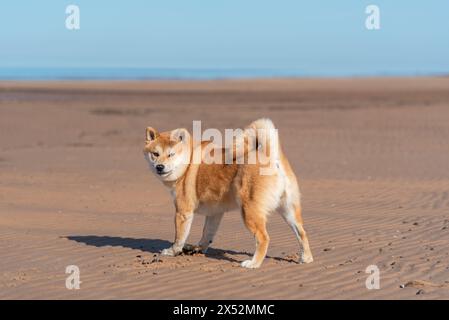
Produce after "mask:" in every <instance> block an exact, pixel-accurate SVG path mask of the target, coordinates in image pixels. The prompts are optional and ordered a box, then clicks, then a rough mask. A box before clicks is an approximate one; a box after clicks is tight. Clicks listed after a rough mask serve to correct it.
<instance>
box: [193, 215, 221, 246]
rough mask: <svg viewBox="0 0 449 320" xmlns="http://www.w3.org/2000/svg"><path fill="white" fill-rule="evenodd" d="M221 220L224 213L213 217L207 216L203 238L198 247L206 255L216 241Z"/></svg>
mask: <svg viewBox="0 0 449 320" xmlns="http://www.w3.org/2000/svg"><path fill="white" fill-rule="evenodd" d="M221 218H223V212H221V213H217V214H214V215H211V216H206V219H205V222H204V228H203V236H202V237H201V240H200V242H199V243H198V246H199V248H200V250H201V251H202V252H204V253H205V252H206V251H207V248H208V247H209V245H210V244H211V243H212V241H213V240H214V236H215V234H216V233H217V230H218V226H219V225H220V221H221Z"/></svg>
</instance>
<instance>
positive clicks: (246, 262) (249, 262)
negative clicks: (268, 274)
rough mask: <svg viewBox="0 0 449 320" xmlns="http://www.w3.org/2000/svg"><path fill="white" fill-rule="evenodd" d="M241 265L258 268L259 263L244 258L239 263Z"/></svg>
mask: <svg viewBox="0 0 449 320" xmlns="http://www.w3.org/2000/svg"><path fill="white" fill-rule="evenodd" d="M241 266H242V267H243V268H248V269H255V268H259V267H260V264H257V263H255V262H254V261H253V260H245V261H243V262H242V263H241Z"/></svg>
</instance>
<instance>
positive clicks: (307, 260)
mask: <svg viewBox="0 0 449 320" xmlns="http://www.w3.org/2000/svg"><path fill="white" fill-rule="evenodd" d="M311 262H313V257H312V255H311V254H310V255H307V256H306V255H304V254H301V258H300V259H299V263H311Z"/></svg>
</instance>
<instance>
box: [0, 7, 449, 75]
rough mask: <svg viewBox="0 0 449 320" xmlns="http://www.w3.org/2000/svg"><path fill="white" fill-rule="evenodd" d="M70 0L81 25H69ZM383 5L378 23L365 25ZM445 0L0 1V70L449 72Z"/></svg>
mask: <svg viewBox="0 0 449 320" xmlns="http://www.w3.org/2000/svg"><path fill="white" fill-rule="evenodd" d="M69 4H76V5H78V6H79V7H80V11H81V29H80V30H78V31H69V30H67V29H66V28H65V18H66V14H65V8H66V6H67V5H69ZM369 4H376V5H378V6H379V8H380V10H381V11H380V14H381V29H380V30H376V31H369V30H367V29H366V28H365V19H366V16H367V15H366V14H365V8H366V6H367V5H369ZM448 16H449V1H447V0H430V1H413V0H409V1H405V0H394V1H392V0H382V1H377V0H373V1H363V0H359V1H356V0H342V1H334V0H327V1H324V0H321V1H320V0H317V1H312V0H309V1H299V0H282V1H274V0H271V1H268V0H216V1H206V0H167V1H161V0H158V1H153V0H128V1H110V0H109V1H106V0H72V1H62V0H41V1H31V0H28V1H25V0H14V1H2V4H1V5H0V68H5V67H44V68H46V67H137V68H143V67H153V68H280V69H297V70H302V71H304V72H305V73H308V74H326V73H329V74H339V73H348V74H351V73H352V74H386V73H390V74H395V73H398V74H400V73H433V72H441V73H445V72H449V19H448V18H447V17H448Z"/></svg>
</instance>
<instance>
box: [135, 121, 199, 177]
mask: <svg viewBox="0 0 449 320" xmlns="http://www.w3.org/2000/svg"><path fill="white" fill-rule="evenodd" d="M145 136H146V141H145V147H144V151H143V152H144V156H145V159H146V160H147V162H148V164H149V166H150V170H151V171H153V172H154V173H155V174H156V176H158V177H159V178H160V179H161V180H162V181H166V182H170V181H176V180H178V179H179V178H180V177H182V176H183V175H184V173H185V171H186V169H187V167H188V165H189V163H190V155H191V153H192V152H191V138H190V133H189V132H188V131H187V130H186V129H175V130H172V131H168V132H162V133H159V132H157V130H156V129H154V128H152V127H148V128H147V129H146V135H145Z"/></svg>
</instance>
